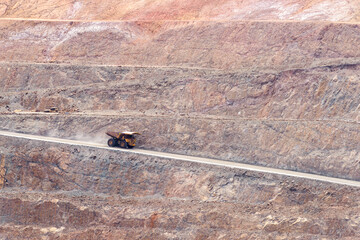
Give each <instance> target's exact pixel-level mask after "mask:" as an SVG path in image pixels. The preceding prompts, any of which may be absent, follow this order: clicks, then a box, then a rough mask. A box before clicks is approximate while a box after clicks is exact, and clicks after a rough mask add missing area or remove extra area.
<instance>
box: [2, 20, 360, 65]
mask: <svg viewBox="0 0 360 240" xmlns="http://www.w3.org/2000/svg"><path fill="white" fill-rule="evenodd" d="M0 31H1V32H2V34H1V35H0V61H6V62H19V61H20V62H23V61H27V62H60V63H63V62H67V63H72V64H91V63H92V64H105V65H140V66H167V67H170V66H175V67H195V68H214V69H227V70H240V69H245V70H247V71H263V70H288V69H298V68H307V67H316V66H328V65H342V64H354V63H359V61H360V59H359V57H360V50H359V48H357V47H355V46H359V45H360V35H359V30H358V25H356V24H333V23H302V22H298V23H272V22H208V21H200V22H196V21H170V22H168V21H165V22H164V21H159V22H118V23H113V22H93V23H90V22H75V23H69V22H42V21H6V20H1V21H0Z"/></svg>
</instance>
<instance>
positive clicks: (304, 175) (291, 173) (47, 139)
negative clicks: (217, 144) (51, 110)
mask: <svg viewBox="0 0 360 240" xmlns="http://www.w3.org/2000/svg"><path fill="white" fill-rule="evenodd" d="M0 136H7V137H16V138H24V139H30V140H36V141H45V142H53V143H62V144H68V145H78V146H85V147H92V148H101V149H108V150H113V151H122V152H131V153H136V154H142V155H147V156H153V157H160V158H167V159H173V160H177V161H187V162H196V163H202V164H209V165H215V166H221V167H228V168H236V169H242V170H248V171H255V172H261V173H270V174H278V175H284V176H289V177H296V178H303V179H310V180H315V181H322V182H328V183H334V184H341V185H346V186H353V187H360V182H359V181H353V180H348V179H341V178H333V177H326V176H323V175H316V174H310V173H303V172H296V171H290V170H284V169H278V168H269V167H262V166H256V165H251V164H244V163H236V162H230V161H223V160H217V159H210V158H202V157H194V156H187V155H180V154H172V153H165V152H156V151H150V150H144V149H132V150H129V149H122V148H111V147H108V146H107V145H105V144H99V143H91V142H84V141H78V140H70V139H62V138H53V137H45V136H37V135H30V134H23V133H15V132H8V131H0Z"/></svg>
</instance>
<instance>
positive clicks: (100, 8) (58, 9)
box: [0, 0, 360, 22]
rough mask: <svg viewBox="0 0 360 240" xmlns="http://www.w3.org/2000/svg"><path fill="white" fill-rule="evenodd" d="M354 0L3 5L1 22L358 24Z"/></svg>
mask: <svg viewBox="0 0 360 240" xmlns="http://www.w3.org/2000/svg"><path fill="white" fill-rule="evenodd" d="M359 13H360V4H359V2H358V1H356V0H336V1H335V0H301V1H299V0H245V1H236V0H210V1H198V0H166V1H164V0H156V1H154V0H145V1H124V0H120V1H119V0H107V1H101V0H87V1H83V0H78V1H70V0H66V1H64V0H18V1H9V0H6V1H5V2H4V0H3V1H1V2H0V17H4V18H14V17H15V18H19V17H24V18H45V19H70V20H75V19H78V20H112V21H114V20H222V21H224V20H228V21H229V20H230V21H231V20H251V19H263V20H272V21H274V20H298V21H299V20H300V21H309V20H310V21H311V20H312V21H353V22H356V21H359Z"/></svg>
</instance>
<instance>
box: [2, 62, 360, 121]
mask: <svg viewBox="0 0 360 240" xmlns="http://www.w3.org/2000/svg"><path fill="white" fill-rule="evenodd" d="M359 66H360V65H343V66H327V67H321V68H313V69H304V70H288V71H283V72H273V73H251V72H227V71H216V70H200V69H186V68H144V67H138V68H136V67H115V66H113V67H110V66H107V67H106V66H74V65H65V66H64V65H52V64H41V65H37V64H20V65H18V64H2V65H0V81H1V82H3V83H4V88H3V91H4V92H3V94H2V97H1V99H0V109H1V110H2V111H5V112H6V111H7V110H6V109H5V107H6V106H8V108H10V110H12V111H13V110H15V109H23V110H32V111H36V110H40V111H43V110H44V109H46V108H48V107H49V106H53V105H56V106H58V107H59V109H60V110H63V111H71V110H72V109H80V110H82V111H84V110H85V111H86V110H89V111H90V110H102V111H106V110H116V111H122V112H139V113H144V112H147V113H154V112H156V113H158V114H166V115H168V114H206V115H213V116H219V117H223V116H231V117H237V118H257V119H263V118H271V119H272V118H276V119H304V120H318V119H334V120H335V119H339V120H345V121H360V111H359V106H360V98H359V97H354V96H360V74H359V69H360V67H359Z"/></svg>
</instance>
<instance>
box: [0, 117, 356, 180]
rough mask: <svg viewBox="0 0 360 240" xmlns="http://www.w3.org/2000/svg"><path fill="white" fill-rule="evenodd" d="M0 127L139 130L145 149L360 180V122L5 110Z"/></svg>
mask: <svg viewBox="0 0 360 240" xmlns="http://www.w3.org/2000/svg"><path fill="white" fill-rule="evenodd" d="M0 122H1V126H0V128H1V129H6V130H10V131H14V132H25V133H30V134H35V135H44V136H52V137H58V138H70V139H76V140H82V141H87V142H97V143H102V144H104V145H105V144H106V142H107V136H106V135H105V132H106V131H108V130H113V129H137V130H138V131H140V132H141V133H142V135H141V136H139V137H138V138H137V139H138V142H137V145H138V147H139V148H142V149H150V150H157V151H165V152H172V153H180V154H187V155H194V156H202V157H211V158H217V159H223V160H229V161H235V162H245V163H250V164H257V165H263V166H270V167H276V168H283V169H291V170H296V171H302V172H310V173H318V174H321V175H326V176H334V177H340V178H348V179H354V180H360V175H359V172H360V169H359V168H360V164H359V161H360V155H359V149H360V145H359V143H360V133H359V124H358V123H349V122H338V121H287V120H284V121H281V120H278V121H274V120H239V119H236V118H234V119H232V118H228V119H222V120H221V119H220V120H219V119H212V118H210V117H209V118H200V117H183V116H156V115H154V116H146V115H133V116H128V115H125V116H114V115H109V116H96V115H95V116H91V115H61V114H60V115H48V116H46V115H30V114H26V115H20V114H19V115H2V116H0Z"/></svg>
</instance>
